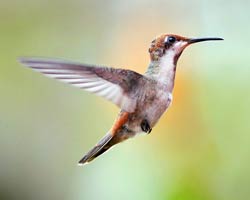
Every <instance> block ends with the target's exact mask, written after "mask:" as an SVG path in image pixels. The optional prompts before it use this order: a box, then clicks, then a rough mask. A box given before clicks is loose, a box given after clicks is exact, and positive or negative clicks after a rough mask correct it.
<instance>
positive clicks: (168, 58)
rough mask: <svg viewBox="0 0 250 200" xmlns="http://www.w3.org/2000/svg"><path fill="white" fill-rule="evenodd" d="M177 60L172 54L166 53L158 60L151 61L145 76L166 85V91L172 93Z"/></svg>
mask: <svg viewBox="0 0 250 200" xmlns="http://www.w3.org/2000/svg"><path fill="white" fill-rule="evenodd" d="M177 59H178V58H176V56H175V54H174V52H167V53H166V54H165V55H163V56H162V57H160V58H159V59H157V60H151V62H150V64H149V66H148V69H147V71H146V73H145V75H146V76H148V77H151V78H154V79H155V80H157V81H158V82H159V83H162V84H164V85H166V87H167V90H168V91H170V92H172V90H173V88H174V80H175V71H176V63H177Z"/></svg>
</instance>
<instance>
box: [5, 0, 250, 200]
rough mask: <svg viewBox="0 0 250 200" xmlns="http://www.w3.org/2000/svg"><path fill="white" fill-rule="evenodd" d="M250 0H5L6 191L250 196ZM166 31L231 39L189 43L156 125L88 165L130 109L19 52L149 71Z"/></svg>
mask: <svg viewBox="0 0 250 200" xmlns="http://www.w3.org/2000/svg"><path fill="white" fill-rule="evenodd" d="M249 8H250V1H249V0H239V1H226V0H218V1H216V0H210V1H207V0H201V1H200V0H189V1H180V0H176V1H169V0H154V1H149V0H137V1H133V0H127V1H123V0H107V1H97V0H92V1H90V0H88V1H87V0H71V1H66V0H50V1H49V0H22V1H21V0H11V1H7V0H5V1H4V0H1V1H0V52H1V54H0V94H1V97H0V101H1V103H0V159H1V160H0V162H1V164H0V199H1V200H2V199H3V200H9V199H21V200H23V199H24V200H34V199H36V200H40V199H41V200H44V199H46V200H50V199H54V200H57V199H60V200H71V199H74V200H80V199H81V200H82V199H86V200H89V199H93V200H95V199H109V200H110V199H111V200H113V199H114V200H115V199H120V200H127V199H131V200H140V199H143V200H152V199H162V200H165V199H166V200H235V199H238V200H246V199H249V198H250V190H249V188H250V156H249V155H250V152H249V149H250V123H249V113H250V92H249V87H250V79H249V75H250V66H249V61H250V60H249V52H250V48H249V45H250V37H249V35H250V25H249V21H250V12H249ZM161 33H176V34H180V35H184V36H189V37H202V36H217V37H223V38H224V39H225V40H224V41H221V42H207V43H200V44H196V45H193V46H192V47H189V48H188V49H186V51H185V52H184V53H183V55H182V56H181V58H180V60H179V63H178V70H177V78H176V85H175V90H174V102H173V104H172V107H171V108H170V109H169V110H168V113H167V114H165V115H164V116H163V117H162V119H161V120H160V121H159V123H158V125H157V126H156V127H155V128H154V129H153V131H152V133H151V134H150V135H148V136H144V137H138V138H136V139H132V140H129V141H127V142H124V143H122V144H120V145H119V146H116V147H115V148H113V149H112V150H111V151H110V152H108V153H107V154H104V155H103V156H101V157H99V158H98V159H96V160H95V161H94V162H93V163H91V164H89V165H87V166H84V167H78V166H77V161H78V160H79V159H80V158H81V157H82V156H83V155H84V153H85V152H86V151H88V150H89V149H90V148H91V147H92V146H93V145H94V144H95V143H96V142H97V141H98V140H99V139H100V138H101V137H102V136H103V135H104V134H105V133H106V131H107V130H109V128H110V126H111V125H112V123H113V120H114V118H115V117H116V115H117V113H118V111H119V109H118V108H117V107H115V106H114V105H112V104H111V103H110V102H106V101H105V100H103V99H102V98H100V97H96V96H94V95H92V94H89V93H87V92H84V91H81V90H79V89H77V88H73V87H70V86H68V85H66V84H63V83H59V82H57V81H54V80H52V79H49V78H46V77H44V76H42V75H40V74H38V73H35V72H33V71H32V70H29V69H26V68H24V67H22V66H21V65H20V64H19V63H17V60H16V59H17V57H19V56H45V57H59V58H66V59H70V60H76V61H80V62H83V63H93V64H94V63H95V64H105V65H110V66H113V67H124V68H129V69H133V70H136V71H138V72H141V73H143V72H144V71H145V70H146V68H147V65H148V62H149V55H148V52H147V50H148V47H149V44H150V42H151V41H152V39H154V38H155V36H157V35H159V34H161Z"/></svg>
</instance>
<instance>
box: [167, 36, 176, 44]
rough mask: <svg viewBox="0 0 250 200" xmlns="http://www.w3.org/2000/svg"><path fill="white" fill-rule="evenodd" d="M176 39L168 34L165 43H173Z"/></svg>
mask: <svg viewBox="0 0 250 200" xmlns="http://www.w3.org/2000/svg"><path fill="white" fill-rule="evenodd" d="M175 41H176V38H175V37H174V36H169V37H168V39H167V43H169V44H173V43H174V42H175Z"/></svg>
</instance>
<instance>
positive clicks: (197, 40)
mask: <svg viewBox="0 0 250 200" xmlns="http://www.w3.org/2000/svg"><path fill="white" fill-rule="evenodd" d="M209 40H224V39H223V38H217V37H208V38H191V39H189V40H188V44H193V43H196V42H204V41H209Z"/></svg>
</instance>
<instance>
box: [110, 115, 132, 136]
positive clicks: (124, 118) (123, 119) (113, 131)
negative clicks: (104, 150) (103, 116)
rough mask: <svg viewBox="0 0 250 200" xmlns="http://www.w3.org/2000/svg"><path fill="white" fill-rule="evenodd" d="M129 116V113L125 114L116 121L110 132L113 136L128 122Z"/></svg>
mask: <svg viewBox="0 0 250 200" xmlns="http://www.w3.org/2000/svg"><path fill="white" fill-rule="evenodd" d="M128 115H129V113H128V112H124V113H122V114H121V115H120V116H119V117H118V119H117V120H116V121H115V123H114V125H113V126H112V128H111V131H110V132H111V134H112V135H115V134H116V132H117V130H118V129H119V128H121V127H122V126H123V125H124V124H125V123H126V122H127V121H128Z"/></svg>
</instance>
